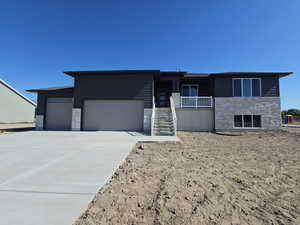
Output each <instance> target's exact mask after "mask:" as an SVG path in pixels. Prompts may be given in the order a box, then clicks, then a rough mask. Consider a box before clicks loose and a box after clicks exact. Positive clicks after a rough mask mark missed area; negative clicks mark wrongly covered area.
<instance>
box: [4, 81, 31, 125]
mask: <svg viewBox="0 0 300 225" xmlns="http://www.w3.org/2000/svg"><path fill="white" fill-rule="evenodd" d="M35 107H36V104H35V102H33V101H31V100H30V99H28V98H27V97H25V96H24V95H22V94H21V93H20V92H18V91H17V90H16V89H14V88H13V87H12V86H10V85H9V84H8V83H6V82H4V81H3V80H1V79H0V123H28V122H30V123H32V122H34V112H35Z"/></svg>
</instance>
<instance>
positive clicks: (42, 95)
mask: <svg viewBox="0 0 300 225" xmlns="http://www.w3.org/2000/svg"><path fill="white" fill-rule="evenodd" d="M48 97H54V98H72V97H73V88H68V89H62V90H56V91H43V92H38V94H37V108H36V114H37V115H44V114H46V113H45V112H46V106H47V98H48Z"/></svg>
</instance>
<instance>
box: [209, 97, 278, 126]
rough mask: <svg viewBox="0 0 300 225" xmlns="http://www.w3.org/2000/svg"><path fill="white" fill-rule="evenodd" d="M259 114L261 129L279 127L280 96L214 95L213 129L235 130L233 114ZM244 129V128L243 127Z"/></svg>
mask: <svg viewBox="0 0 300 225" xmlns="http://www.w3.org/2000/svg"><path fill="white" fill-rule="evenodd" d="M241 114H244V115H245V114H248V115H249V114H250V115H251V114H253V115H261V119H262V129H267V130H276V129H279V128H280V127H281V117H280V97H216V98H215V129H216V131H222V130H236V129H235V128H234V127H233V126H234V115H241ZM243 129H244V128H243Z"/></svg>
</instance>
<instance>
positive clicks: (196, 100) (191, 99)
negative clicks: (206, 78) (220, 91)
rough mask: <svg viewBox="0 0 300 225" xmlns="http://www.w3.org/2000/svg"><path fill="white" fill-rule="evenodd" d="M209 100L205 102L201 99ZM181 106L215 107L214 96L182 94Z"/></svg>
mask: <svg viewBox="0 0 300 225" xmlns="http://www.w3.org/2000/svg"><path fill="white" fill-rule="evenodd" d="M202 99H204V100H209V101H208V104H203V103H201V102H200V101H201V100H202ZM180 107H181V108H207V107H209V108H212V107H213V97H212V96H181V97H180Z"/></svg>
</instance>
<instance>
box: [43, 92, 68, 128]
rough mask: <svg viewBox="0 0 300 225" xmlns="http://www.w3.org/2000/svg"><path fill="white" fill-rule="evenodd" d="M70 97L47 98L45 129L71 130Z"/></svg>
mask: <svg viewBox="0 0 300 225" xmlns="http://www.w3.org/2000/svg"><path fill="white" fill-rule="evenodd" d="M72 108H73V99H72V98H48V99H47V109H46V130H71V124H72Z"/></svg>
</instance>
